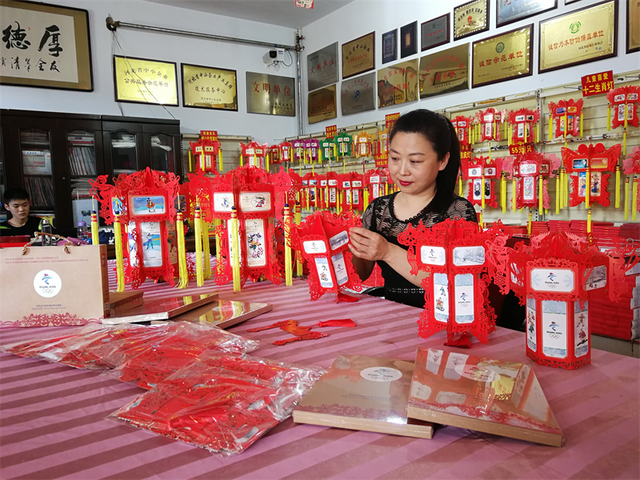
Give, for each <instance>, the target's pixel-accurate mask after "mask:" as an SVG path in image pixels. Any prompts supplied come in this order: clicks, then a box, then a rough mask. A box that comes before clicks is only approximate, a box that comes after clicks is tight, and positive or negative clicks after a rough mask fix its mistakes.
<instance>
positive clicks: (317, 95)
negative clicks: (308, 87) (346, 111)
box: [307, 84, 338, 124]
mask: <svg viewBox="0 0 640 480" xmlns="http://www.w3.org/2000/svg"><path fill="white" fill-rule="evenodd" d="M307 106H308V110H307V116H308V117H309V124H312V123H318V122H321V121H323V120H330V119H332V118H336V116H337V115H338V114H337V111H338V109H337V108H336V86H335V84H334V85H331V86H329V87H325V88H321V89H320V90H316V91H314V92H310V93H309V100H308V102H307Z"/></svg>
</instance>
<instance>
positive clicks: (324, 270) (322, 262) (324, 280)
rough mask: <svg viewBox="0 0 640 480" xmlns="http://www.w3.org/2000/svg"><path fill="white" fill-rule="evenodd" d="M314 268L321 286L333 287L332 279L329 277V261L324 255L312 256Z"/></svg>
mask: <svg viewBox="0 0 640 480" xmlns="http://www.w3.org/2000/svg"><path fill="white" fill-rule="evenodd" d="M314 260H315V262H316V269H317V270H318V280H320V286H321V287H322V288H333V280H332V279H331V270H330V269H329V261H328V260H327V259H326V258H325V257H316V258H314Z"/></svg>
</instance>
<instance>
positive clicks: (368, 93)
mask: <svg viewBox="0 0 640 480" xmlns="http://www.w3.org/2000/svg"><path fill="white" fill-rule="evenodd" d="M375 85H376V74H375V72H371V73H367V74H366V75H362V76H360V77H356V78H351V79H349V80H345V81H344V82H342V86H341V87H340V96H341V102H340V105H341V107H342V115H351V114H353V113H360V112H366V111H367V110H375V108H376V105H375V95H374V89H375Z"/></svg>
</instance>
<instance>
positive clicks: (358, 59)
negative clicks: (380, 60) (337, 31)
mask: <svg viewBox="0 0 640 480" xmlns="http://www.w3.org/2000/svg"><path fill="white" fill-rule="evenodd" d="M375 42H376V37H375V32H371V33H368V34H366V35H363V36H362V37H359V38H356V39H355V40H351V41H350V42H347V43H345V44H343V45H342V79H343V80H344V79H345V78H349V77H353V76H355V75H358V74H359V73H364V72H368V71H369V70H373V69H374V68H375V59H376V57H375Z"/></svg>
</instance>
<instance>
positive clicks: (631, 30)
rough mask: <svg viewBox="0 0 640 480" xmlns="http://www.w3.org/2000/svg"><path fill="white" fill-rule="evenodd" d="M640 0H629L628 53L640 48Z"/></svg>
mask: <svg viewBox="0 0 640 480" xmlns="http://www.w3.org/2000/svg"><path fill="white" fill-rule="evenodd" d="M638 19H640V0H627V53H631V52H637V51H638V50H640V20H638Z"/></svg>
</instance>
